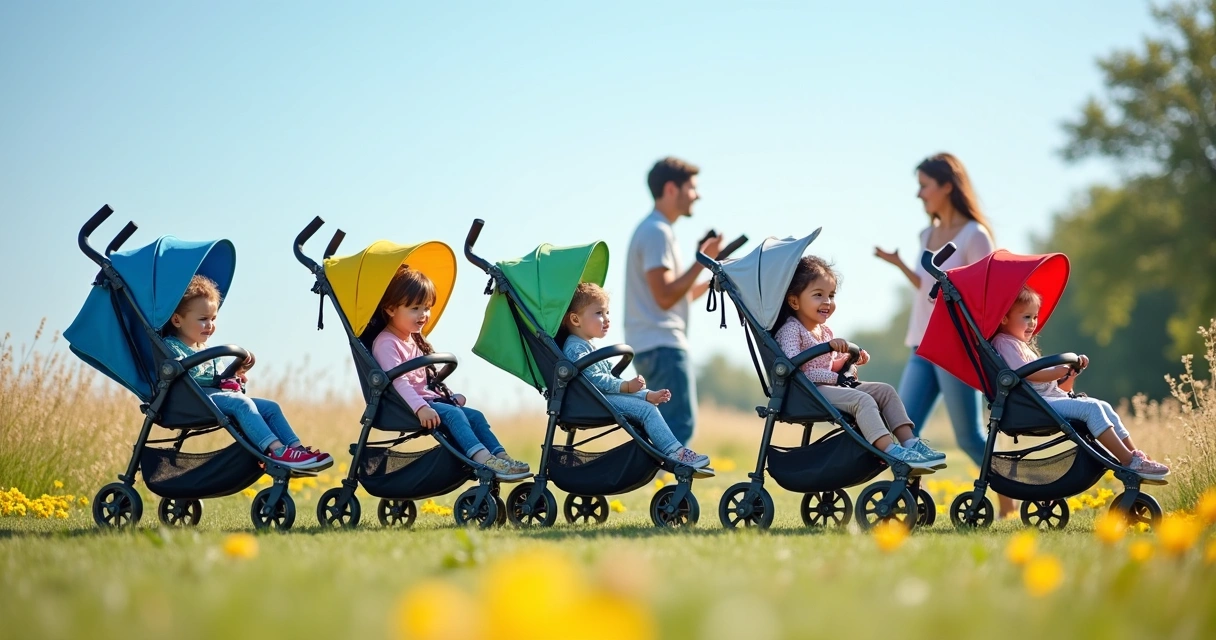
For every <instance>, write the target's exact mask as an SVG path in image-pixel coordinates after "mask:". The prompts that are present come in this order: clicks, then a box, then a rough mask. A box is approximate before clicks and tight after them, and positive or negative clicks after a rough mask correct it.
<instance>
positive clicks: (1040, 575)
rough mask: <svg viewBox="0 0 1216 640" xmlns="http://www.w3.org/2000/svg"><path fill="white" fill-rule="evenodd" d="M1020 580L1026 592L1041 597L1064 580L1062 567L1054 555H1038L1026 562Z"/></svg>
mask: <svg viewBox="0 0 1216 640" xmlns="http://www.w3.org/2000/svg"><path fill="white" fill-rule="evenodd" d="M1022 582H1023V583H1025V585H1026V591H1027V593H1029V594H1030V595H1032V596H1034V597H1036V598H1041V597H1043V596H1045V595H1047V594H1049V593H1051V592H1053V591H1055V590H1056V589H1058V588H1060V584H1061V583H1062V582H1064V567H1063V565H1061V564H1060V560H1059V559H1058V558H1056V557H1055V556H1052V555H1043V556H1039V557H1037V558H1035V559H1034V560H1031V561H1030V562H1028V563H1026V569H1025V570H1023V572H1022Z"/></svg>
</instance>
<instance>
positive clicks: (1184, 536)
mask: <svg viewBox="0 0 1216 640" xmlns="http://www.w3.org/2000/svg"><path fill="white" fill-rule="evenodd" d="M1199 533H1200V529H1199V524H1198V523H1197V522H1195V521H1194V520H1191V519H1188V518H1184V517H1182V516H1179V515H1176V514H1172V513H1171V514H1170V515H1167V516H1166V517H1165V518H1163V519H1162V520H1161V526H1159V527H1157V539H1158V540H1159V541H1160V542H1161V548H1162V549H1164V550H1165V551H1166V553H1169V554H1171V555H1175V556H1177V555H1182V554H1184V553H1186V552H1187V551H1189V550H1190V548H1191V547H1193V546H1195V543H1196V542H1198V541H1199Z"/></svg>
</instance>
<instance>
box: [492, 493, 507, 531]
mask: <svg viewBox="0 0 1216 640" xmlns="http://www.w3.org/2000/svg"><path fill="white" fill-rule="evenodd" d="M493 495H494V505H495V506H497V507H498V518H497V519H495V520H494V526H496V527H501V526H503V525H505V524H507V503H505V502H503V501H502V498H501V497H500V496H499V495H498V492H497V487H495V492H494V494H493Z"/></svg>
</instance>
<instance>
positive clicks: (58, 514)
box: [55, 509, 68, 520]
mask: <svg viewBox="0 0 1216 640" xmlns="http://www.w3.org/2000/svg"><path fill="white" fill-rule="evenodd" d="M55 517H56V518H59V519H60V520H67V519H68V512H67V511H64V510H63V509H56V510H55Z"/></svg>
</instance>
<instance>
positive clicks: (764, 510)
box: [697, 251, 936, 529]
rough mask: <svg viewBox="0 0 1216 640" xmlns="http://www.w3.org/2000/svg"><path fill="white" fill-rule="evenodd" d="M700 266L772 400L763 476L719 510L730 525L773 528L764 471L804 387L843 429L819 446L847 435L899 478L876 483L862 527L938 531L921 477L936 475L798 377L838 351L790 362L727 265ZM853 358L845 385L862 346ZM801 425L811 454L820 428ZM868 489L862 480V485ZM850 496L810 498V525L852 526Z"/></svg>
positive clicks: (813, 352)
mask: <svg viewBox="0 0 1216 640" xmlns="http://www.w3.org/2000/svg"><path fill="white" fill-rule="evenodd" d="M697 261H698V262H700V263H701V264H702V265H704V266H705V267H706V268H707V269H709V271H710V273H712V274H713V282H712V283H711V284H710V289H711V294H710V295H711V296H713V295H714V293H715V292H716V293H718V294H723V293H724V294H725V295H727V296H729V297H730V298H731V300H733V301H734V303H735V309H736V310H737V311H738V312H739V319H740V323H741V324H742V325H743V330H744V334H745V336H746V337H747V346H748V350H749V352H750V353H751V357H752V363H753V364H754V365H755V367H756V374H757V376H758V377H759V379H760V384H761V387H762V389H763V390H764V393H765V395H766V396H768V398H769V401H768V404H767V405H766V406H757V407H756V413H757V415H758V416H759V417H760V418H762V419H763V420H764V431H763V432H762V435H761V438H760V451H759V453H758V454H757V457H756V468H755V470H754V471H751V472H749V473H748V474H747V476H748V478H750V480H749V481H748V482H741V483H738V484H735V485H734V486H732V487H730V488H729V489H727V491H726V493H724V494H723V495H722V501H721V503H720V504H719V510H718V515H719V518H720V519H721V521H722V525H723V526H724V527H727V528H732V529H733V528H735V527H737V526H740V525H742V526H756V527H759V528H762V529H764V528H768V527H769V526H770V525H771V524H772V522H773V517H774V515H775V514H774V507H773V499H772V497H771V496H770V495H769V492H768V490H767V489H765V488H764V476H765V474H764V470H765V468H766V466H767V464H768V456H769V447H770V444H771V442H772V436H773V430H774V425H775V424H776V422H777V421H778V420H780V421H782V422H786V420H785V419H784V418H783V416H784V413H785V403H786V398H787V396H788V394H789V392H790V387H791V385H799V386H800V387H801V390H802V392H804V393H806V394H807V395H809V396H810V397H811V398H812V399H813V400H814V401H815V403H817V404H818V405H819V408H821V409H822V410H823V412H824V414H825V417H827V418H828V422H829V423H830V424H833V425H835V427H836V429H832V430H831V431H829V432H828V433H826V434H824V435H823V436H821V437H820V438H819V439H817V440H816V441H815V443H819V442H822V441H824V440H826V439H827V438H829V437H831V436H833V435H834V434H836V433H838V432H839V431H843V432H844V433H845V435H846V436H847V437H849V438H852V439H853V441H854V442H856V443H857V444H858V445H859V446H861V447H862V448H863V449H864V450H865V451H867V452H868V453H870V454H871V455H874V456H876V457H877V458H879V459H880V460H882V461H883V462H884V463H885V464H886V466H888V467H889V468H890V469H891V473H892V475H893V476H894V479H893V480H890V481H887V480H880V481H878V482H875V483H872V484H871V485H869V486H868V487H867V488H866V489H865V490H863V492H862V494H861V496H860V497H859V499H858V501H857V504H856V516H857V521H858V524H859V525H860V526H861V527H862V528H863V529H868V528H870V527H872V526H874V525H875V524H877V523H878V522H880V521H886V520H890V519H900V520H901V521H902V522H903V523H904V524H905V525H906V526H907V527H908V528H909V529H911V528H913V527H915V526H916V525H917V524H921V525H929V524H932V520H931V518H932V517H933V515H935V514H936V511H935V507H934V505H933V502H932V498H931V497H930V496H929V495H928V493H926V492H924V491H922V490H921V489H920V480H919V475H920V474H923V473H931V472H932V471H931V470H920V469H916V470H914V469H913V468H912V467H910V466H909V465H908V464H907V463H905V462H902V461H900V460H897V459H895V458H893V457H891V456H890V455H888V454H887V453H885V452H884V451H882V450H880V449H878V448H877V447H875V446H874V445H873V444H871V443H870V442H869V441H868V440H866V439H865V438H864V437H862V435H861V433H860V432H859V431H858V430H857V429H856V427H855V426H854V425H853V424H852V423H851V421H850V419H849V417H847V416H846V414H844V413H842V412H841V411H840V410H839V409H837V408H836V407H835V406H833V405H832V404H831V403H830V402H828V401H827V399H826V398H824V397H823V394H822V393H820V392H819V389H818V388H816V385H815V384H813V383H811V382H810V381H809V380H807V379H806V377H805V376H800V375H798V374H799V373H800V371H801V367H802V365H804V364H806V363H807V362H810V361H811V360H814V359H815V358H818V357H820V356H823V355H826V354H828V353H830V352H831V351H832V347H831V345H829V344H828V343H826V342H825V343H822V344H817V345H815V346H813V347H811V348H809V349H807V350H805V351H803V352H801V353H799V354H798V355H796V356H794V357H793V358H790V357H787V356H786V355H785V353H784V351H783V350H782V349H781V347H780V345H778V344H777V341H776V340H775V339H774V338H773V337H772V335H771V334H770V333H769V332H768V330H767V329H765V328H764V325H763V324H762V323H761V322H760V321H759V320H757V319H756V317H755V315H754V314H753V313H752V311H751V310H750V309H748V308H747V307H746V306H745V305H743V304H741V303H740V302H739V301H740V299H741V294H740V292H739V289H738V285H736V284H735V282H734V280H733V279H732V278H731V277H730V276H729V275H728V274H727V273H726V272H725V271H724V270H723V268H722V267H723V265H722V262H720V261H718V260H715V259H713V258H710V257H709V256H707V255H705V254H704V253H701V252H700V251H698V252H697ZM714 302H715V299H713V298H711V300H710V301H709V303H708V306H707V308H708V309H709V310H710V311H711V312H712V311H713V310H714V308H713V303H714ZM720 304H721V305H722V327H723V328H725V327H726V308H725V306H726V303H725V301H721V302H720ZM752 334H755V339H756V340H757V341H762V342H763V344H764V346H765V347H766V348H767V349H768V350H770V351H771V352H772V353H773V354H774V356H775V362H774V364H773V367H772V369H771V371H769V372H768V373H769V375H768V376H767V377H768V380H769V382H770V383H771V384H770V385H766V384H765V377H766V376H765V375H764V371H763V369H762V367H761V365H760V360H759V359H758V357H757V354H756V346H755V345H754V344H753V342H752ZM848 353H849V358H848V360H847V361H846V362H845V364H844V365H843V366H842V367H841V373H840V380H841V381H842V382H843V381H844V379H845V375H844V373H843V372H845V371H847V370H848V369H849V367H850V366H852V365H853V364H854V363H855V362H856V361H857V359H858V357H859V356H860V354H861V349H860V348H859V347H858V346H857V345H856V344H853V343H852V342H850V343H849V344H848ZM770 387H771V388H770ZM795 424H801V425H802V428H803V431H802V444H801V446H802V447H807V446H808V445H811V444H813V443H812V442H811V429H812V427H813V426H814V425H815V422H813V421H809V420H808V421H800V422H796V423H795ZM879 473H881V469H879ZM870 478H871V479H872V478H873V476H870ZM867 481H868V480H862V482H867ZM859 484H860V483H859ZM844 489H845V487H840V488H839V489H837V490H835V491H823V492H820V493H819V494H816V493H814V492H812V493H807V494H804V497H803V500H802V507H801V510H802V518H803V522H804V523H806V524H807V525H811V526H814V525H823V524H826V523H827V521H828V520H829V519H835V520H836V521H837V522H838V523H839V524H840V525H842V526H843V525H846V524H848V521H849V519H850V516H851V515H852V514H851V513H850V512H849V507H848V504H849V498H848V494H846V493H845V492H844ZM879 494H881V498H878V500H877V501H876V502H875V501H874V498H875V497H876V496H878V495H879ZM840 503H843V504H844V505H845V506H844V507H843V513H841V511H842V508H841V507H840V506H839V504H840ZM901 515H902V516H903V517H902V518H901V517H900V516H901Z"/></svg>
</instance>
